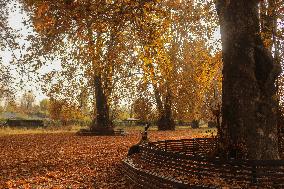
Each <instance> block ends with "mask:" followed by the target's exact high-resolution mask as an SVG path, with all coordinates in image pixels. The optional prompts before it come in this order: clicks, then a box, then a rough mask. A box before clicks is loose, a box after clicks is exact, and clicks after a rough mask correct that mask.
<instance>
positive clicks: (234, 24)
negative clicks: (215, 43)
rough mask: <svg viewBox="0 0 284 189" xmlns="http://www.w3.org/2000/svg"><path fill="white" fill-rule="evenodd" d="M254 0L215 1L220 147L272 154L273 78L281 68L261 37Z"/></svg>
mask: <svg viewBox="0 0 284 189" xmlns="http://www.w3.org/2000/svg"><path fill="white" fill-rule="evenodd" d="M259 2H260V1H259V0H251V1H246V0H239V1H226V0H218V1H217V2H216V9H217V12H218V16H219V21H220V26H221V39H222V49H223V61H224V67H223V83H222V84H223V85H222V87H223V88H222V129H223V130H224V134H223V135H222V136H220V137H221V140H222V142H223V146H222V147H223V148H224V149H225V150H226V151H228V152H229V154H230V155H232V156H235V155H236V154H238V153H242V154H245V155H246V156H247V157H248V158H251V159H278V158H279V152H278V138H277V123H276V113H277V110H276V109H277V100H276V97H275V95H276V88H275V85H274V84H275V80H276V78H277V76H278V75H279V73H280V71H281V68H280V66H279V65H277V64H274V63H273V59H272V55H271V52H270V51H269V50H267V49H266V48H265V46H264V43H263V41H262V39H261V34H260V27H259V16H258V5H259Z"/></svg>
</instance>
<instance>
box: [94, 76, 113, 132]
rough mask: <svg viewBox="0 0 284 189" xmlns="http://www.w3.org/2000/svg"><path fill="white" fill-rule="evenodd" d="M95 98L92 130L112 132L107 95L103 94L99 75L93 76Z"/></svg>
mask: <svg viewBox="0 0 284 189" xmlns="http://www.w3.org/2000/svg"><path fill="white" fill-rule="evenodd" d="M94 85H95V100H96V117H95V118H94V120H93V124H92V126H91V130H92V131H97V132H101V133H102V134H103V133H106V134H107V133H109V134H111V133H113V128H112V122H111V120H110V119H109V106H108V103H107V97H106V95H105V94H104V90H103V87H102V81H101V77H100V76H99V75H98V76H95V78H94Z"/></svg>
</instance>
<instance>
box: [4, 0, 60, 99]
mask: <svg viewBox="0 0 284 189" xmlns="http://www.w3.org/2000/svg"><path fill="white" fill-rule="evenodd" d="M19 6H20V5H19V4H18V3H17V2H14V3H11V4H10V5H9V9H10V14H9V18H8V23H9V25H10V27H12V28H13V29H14V30H16V31H18V33H19V34H20V35H21V37H20V38H17V42H18V43H19V44H20V45H21V46H22V47H23V49H21V50H20V49H18V50H15V52H16V56H17V58H19V57H20V56H21V54H25V53H26V50H25V49H26V48H28V47H29V43H28V41H26V40H25V38H26V37H27V36H28V35H34V34H35V33H34V31H33V29H32V28H29V27H27V26H25V25H24V24H23V22H24V21H25V20H27V18H28V16H27V15H26V14H25V12H22V11H21V9H20V7H19ZM0 56H1V57H2V59H3V64H4V65H7V66H9V67H10V68H11V75H12V77H14V78H15V80H14V81H15V84H16V85H17V87H16V90H17V94H16V99H17V100H19V99H20V98H21V96H22V94H23V93H24V92H26V91H33V93H34V95H35V96H36V103H39V102H40V101H41V100H42V99H44V98H47V96H46V95H44V94H43V92H42V91H41V87H40V84H39V83H37V82H34V79H35V77H34V76H31V77H30V78H29V76H28V74H27V73H23V72H21V71H20V70H19V68H18V69H17V67H16V66H15V65H12V64H11V63H10V62H11V60H12V53H11V52H9V51H8V50H5V51H0ZM58 69H60V62H53V63H52V64H51V63H49V64H47V66H44V67H42V68H41V69H40V74H41V75H42V74H45V73H48V72H50V71H52V70H58ZM21 79H22V82H21Z"/></svg>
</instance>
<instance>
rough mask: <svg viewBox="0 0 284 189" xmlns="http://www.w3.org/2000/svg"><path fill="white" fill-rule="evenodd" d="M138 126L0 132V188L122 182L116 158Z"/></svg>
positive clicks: (181, 134)
mask: <svg viewBox="0 0 284 189" xmlns="http://www.w3.org/2000/svg"><path fill="white" fill-rule="evenodd" d="M190 135H191V133H190V132H188V131H176V132H156V131H151V132H150V139H152V140H163V139H174V138H189V137H190ZM138 141H139V132H135V133H133V132H131V134H130V135H128V136H115V137H110V136H108V137H98V136H96V137H79V136H75V135H74V134H37V135H9V136H1V137H0V151H1V153H0V160H1V161H0V170H1V171H0V188H2V187H3V188H27V189H28V188H121V189H124V188H128V187H126V186H125V180H124V178H123V175H121V173H120V172H119V170H118V169H119V164H120V162H121V160H122V159H123V158H124V157H125V156H126V154H127V150H128V148H129V147H130V146H131V145H133V144H135V143H137V142H138Z"/></svg>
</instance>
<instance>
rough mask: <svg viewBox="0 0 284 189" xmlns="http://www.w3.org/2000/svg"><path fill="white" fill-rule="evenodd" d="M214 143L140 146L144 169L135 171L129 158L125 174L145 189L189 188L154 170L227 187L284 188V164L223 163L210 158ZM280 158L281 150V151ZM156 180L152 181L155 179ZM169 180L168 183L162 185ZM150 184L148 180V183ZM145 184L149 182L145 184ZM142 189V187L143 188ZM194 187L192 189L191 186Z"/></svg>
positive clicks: (192, 141)
mask: <svg viewBox="0 0 284 189" xmlns="http://www.w3.org/2000/svg"><path fill="white" fill-rule="evenodd" d="M215 147H216V140H215V139H213V138H199V139H184V140H167V141H158V142H152V143H148V144H144V145H142V146H141V150H140V154H139V161H140V162H142V163H143V164H144V165H147V166H146V167H147V169H149V170H150V171H147V170H145V169H138V168H137V167H135V166H137V165H135V164H134V163H129V162H131V161H132V160H131V157H128V158H127V159H126V160H125V161H124V162H123V167H124V170H125V171H124V172H125V173H126V175H127V177H128V178H131V179H130V180H132V182H134V183H140V185H142V186H140V185H139V186H140V187H141V188H147V186H146V185H147V183H150V185H151V186H153V187H148V188H155V187H154V183H156V185H159V184H163V183H167V184H168V185H167V186H163V187H162V186H158V187H156V188H192V187H193V185H189V184H188V183H186V180H183V182H181V181H177V180H174V179H173V178H174V177H172V178H170V177H169V178H167V177H164V176H161V175H159V173H155V170H163V171H164V172H171V171H172V172H173V170H174V172H175V173H178V174H179V175H186V176H195V177H197V178H200V179H201V178H203V177H206V178H219V179H221V180H222V182H224V183H227V184H229V185H238V186H241V187H242V188H251V187H260V188H267V187H268V186H269V187H273V188H284V160H266V161H265V160H240V159H230V160H224V159H220V158H218V157H214V158H210V156H209V154H210V153H211V152H212V151H213V150H214V149H215ZM281 153H282V155H283V148H281ZM153 175H155V178H156V179H155V180H151V178H154V176H153ZM165 179H166V180H169V182H165ZM149 180H151V182H153V183H151V182H150V181H149ZM147 181H148V182H147ZM144 186H145V187H144ZM194 187H195V185H194ZM196 187H199V188H214V186H208V185H196Z"/></svg>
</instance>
